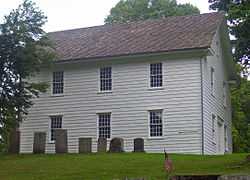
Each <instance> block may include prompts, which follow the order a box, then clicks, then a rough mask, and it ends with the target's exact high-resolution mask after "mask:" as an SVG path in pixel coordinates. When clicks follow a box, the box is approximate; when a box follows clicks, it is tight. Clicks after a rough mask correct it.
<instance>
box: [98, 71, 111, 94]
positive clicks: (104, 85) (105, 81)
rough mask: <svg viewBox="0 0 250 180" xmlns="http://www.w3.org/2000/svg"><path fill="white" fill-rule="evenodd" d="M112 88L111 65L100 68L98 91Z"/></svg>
mask: <svg viewBox="0 0 250 180" xmlns="http://www.w3.org/2000/svg"><path fill="white" fill-rule="evenodd" d="M111 90H112V67H103V68H100V91H111Z"/></svg>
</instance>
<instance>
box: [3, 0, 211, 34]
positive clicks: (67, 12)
mask: <svg viewBox="0 0 250 180" xmlns="http://www.w3.org/2000/svg"><path fill="white" fill-rule="evenodd" d="M33 1H34V2H36V4H37V5H38V6H39V8H40V9H41V10H42V11H43V12H44V13H45V14H46V16H47V17H48V22H47V23H46V25H45V27H44V28H45V30H46V31H47V32H50V31H57V30H65V29H73V28H81V27H89V26H95V25H102V24H103V23H104V19H105V17H106V16H107V15H108V14H109V11H110V9H111V8H112V7H114V6H115V4H116V3H117V2H118V1H119V0H33ZM177 1H178V2H179V3H187V2H189V3H191V4H193V5H195V6H197V7H198V8H199V9H200V11H201V13H206V12H209V10H208V0H177ZM20 3H22V0H0V19H1V22H2V19H3V16H4V15H7V14H8V13H9V12H10V10H11V9H13V8H16V7H17V6H18V5H19V4H20Z"/></svg>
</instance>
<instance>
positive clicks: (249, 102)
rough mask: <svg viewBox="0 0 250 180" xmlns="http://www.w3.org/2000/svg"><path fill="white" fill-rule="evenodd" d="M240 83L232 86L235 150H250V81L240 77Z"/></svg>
mask: <svg viewBox="0 0 250 180" xmlns="http://www.w3.org/2000/svg"><path fill="white" fill-rule="evenodd" d="M240 81H241V82H240V84H238V85H235V86H232V90H231V100H232V115H233V117H232V118H233V150H234V152H249V151H250V111H249V110H250V81H248V80H247V79H246V78H241V79H240Z"/></svg>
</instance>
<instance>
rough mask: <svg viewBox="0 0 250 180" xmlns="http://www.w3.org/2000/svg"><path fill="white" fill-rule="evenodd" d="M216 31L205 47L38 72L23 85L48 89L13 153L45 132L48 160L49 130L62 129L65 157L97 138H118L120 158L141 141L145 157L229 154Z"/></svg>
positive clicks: (223, 70) (223, 69) (61, 64)
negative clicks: (121, 149)
mask: <svg viewBox="0 0 250 180" xmlns="http://www.w3.org/2000/svg"><path fill="white" fill-rule="evenodd" d="M222 29H223V26H222V25H221V24H220V25H217V27H216V28H215V31H214V33H213V34H212V35H211V37H212V39H211V43H209V44H210V46H209V47H207V46H206V47H202V48H190V49H187V50H186V49H185V48H183V49H180V50H178V51H176V50H173V51H166V52H163V51H161V52H157V53H151V52H150V53H138V54H132V53H130V54H126V55H120V56H103V57H86V58H82V59H81V58H78V59H75V60H74V59H73V58H72V59H71V60H65V61H57V62H56V63H55V65H54V66H53V68H52V69H43V70H42V71H41V72H40V73H39V74H38V75H37V76H36V77H33V78H32V79H31V80H32V81H39V82H47V83H49V84H50V85H51V86H50V89H49V90H48V91H47V92H46V93H44V94H41V95H40V98H36V99H34V106H33V107H32V108H31V109H30V111H29V114H28V116H27V117H26V120H25V121H24V122H23V124H22V125H21V127H20V132H21V147H20V148H21V149H20V151H21V153H31V152H32V150H33V138H34V132H46V134H47V137H46V152H47V153H54V152H55V142H54V140H55V133H54V132H55V129H57V128H62V129H66V130H67V132H68V149H69V152H70V153H78V139H79V138H83V137H91V138H92V149H93V151H94V152H95V151H97V140H98V138H99V137H104V138H107V139H108V142H109V141H110V140H111V139H112V138H114V137H119V138H123V139H124V150H125V151H127V152H131V151H133V140H134V139H135V138H143V139H144V146H145V151H146V152H154V153H155V152H159V153H161V152H163V150H164V149H166V151H167V152H170V153H192V154H223V153H225V152H228V153H230V152H231V151H232V142H231V139H232V137H231V106H230V99H229V88H228V85H229V84H228V82H229V80H230V79H231V76H230V72H229V71H230V68H228V67H227V65H226V63H227V62H226V61H227V59H226V55H225V54H226V53H225V52H226V50H225V49H226V48H225V47H226V46H225V45H224V43H225V42H226V41H227V40H223V38H222V36H223V37H224V34H223V33H224V32H223V31H222ZM131 32H132V31H130V33H131ZM70 33H71V34H72V32H70ZM73 33H74V32H73ZM105 33H106V32H105ZM62 37H63V36H62V35H60V38H62ZM140 39H141V37H140ZM116 45H117V46H118V45H119V44H116ZM143 46H146V45H143ZM60 48H61V46H60ZM74 48H76V47H74ZM109 50H110V49H109ZM64 51H65V52H66V53H67V54H70V53H71V52H67V49H64ZM88 52H91V48H88Z"/></svg>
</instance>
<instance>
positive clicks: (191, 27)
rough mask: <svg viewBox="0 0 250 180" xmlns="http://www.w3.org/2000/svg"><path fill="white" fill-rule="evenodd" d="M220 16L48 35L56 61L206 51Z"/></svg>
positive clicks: (152, 21)
mask: <svg viewBox="0 0 250 180" xmlns="http://www.w3.org/2000/svg"><path fill="white" fill-rule="evenodd" d="M223 19H224V14H223V13H207V14H200V15H191V16H176V17H167V18H164V19H159V20H146V21H139V22H133V23H127V24H114V25H110V24H108V25H102V26H95V27H88V28H80V29H73V30H66V31H57V32H51V33H48V35H49V38H50V39H51V40H52V42H53V43H54V46H55V49H56V52H57V55H58V60H71V59H86V58H100V57H114V56H122V55H135V54H145V53H159V52H170V51H176V50H186V49H197V48H208V47H210V45H211V42H212V39H213V36H214V34H215V32H216V30H217V28H218V26H219V25H220V23H221V22H222V20H223Z"/></svg>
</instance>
